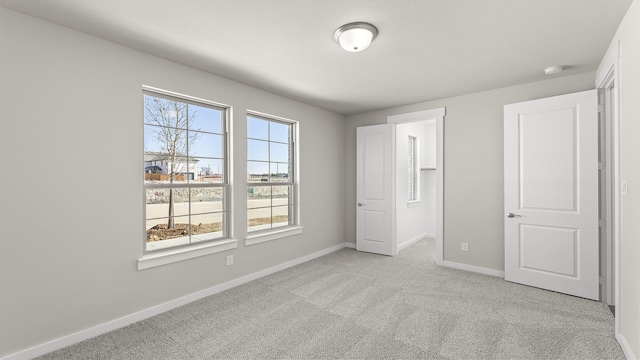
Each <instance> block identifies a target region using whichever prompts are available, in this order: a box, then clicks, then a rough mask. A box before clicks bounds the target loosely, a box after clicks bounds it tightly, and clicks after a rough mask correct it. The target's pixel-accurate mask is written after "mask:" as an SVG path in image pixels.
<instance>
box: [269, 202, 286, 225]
mask: <svg viewBox="0 0 640 360" xmlns="http://www.w3.org/2000/svg"><path fill="white" fill-rule="evenodd" d="M272 209H273V218H272V227H279V226H287V225H289V224H290V221H289V219H290V218H289V206H288V205H287V206H274V207H273V208H272Z"/></svg>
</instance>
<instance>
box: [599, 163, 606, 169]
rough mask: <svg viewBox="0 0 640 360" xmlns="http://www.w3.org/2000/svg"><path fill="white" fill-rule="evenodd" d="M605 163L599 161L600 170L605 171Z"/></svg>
mask: <svg viewBox="0 0 640 360" xmlns="http://www.w3.org/2000/svg"><path fill="white" fill-rule="evenodd" d="M604 166H605V164H604V161H598V170H604Z"/></svg>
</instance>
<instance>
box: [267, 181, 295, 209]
mask: <svg viewBox="0 0 640 360" xmlns="http://www.w3.org/2000/svg"><path fill="white" fill-rule="evenodd" d="M271 197H272V201H271V204H272V205H273V206H283V205H289V204H290V203H291V186H272V187H271Z"/></svg>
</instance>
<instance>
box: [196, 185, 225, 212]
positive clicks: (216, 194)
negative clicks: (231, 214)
mask: <svg viewBox="0 0 640 360" xmlns="http://www.w3.org/2000/svg"><path fill="white" fill-rule="evenodd" d="M224 190H225V189H224V188H221V187H209V188H192V189H191V214H192V215H193V214H206V213H212V212H221V211H223V210H224V209H223V201H224Z"/></svg>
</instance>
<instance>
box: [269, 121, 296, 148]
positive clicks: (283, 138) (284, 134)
mask: <svg viewBox="0 0 640 360" xmlns="http://www.w3.org/2000/svg"><path fill="white" fill-rule="evenodd" d="M269 127H270V128H269V140H271V141H277V142H282V143H288V142H289V139H290V138H291V137H290V135H289V129H291V126H290V125H287V124H282V123H277V122H273V121H272V122H270V123H269Z"/></svg>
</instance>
